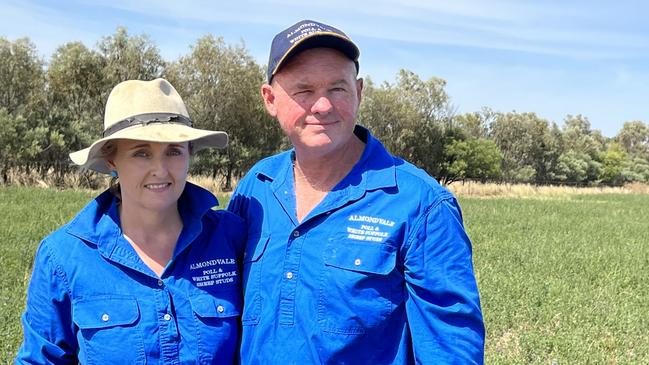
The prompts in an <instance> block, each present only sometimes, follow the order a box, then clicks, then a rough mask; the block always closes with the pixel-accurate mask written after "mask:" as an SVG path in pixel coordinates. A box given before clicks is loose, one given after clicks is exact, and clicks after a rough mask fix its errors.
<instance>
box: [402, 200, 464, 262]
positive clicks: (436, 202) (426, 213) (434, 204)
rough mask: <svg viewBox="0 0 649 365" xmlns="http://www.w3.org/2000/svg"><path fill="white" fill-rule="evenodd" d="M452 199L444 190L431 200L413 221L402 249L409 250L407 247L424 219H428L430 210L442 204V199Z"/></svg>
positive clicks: (415, 236) (410, 244)
mask: <svg viewBox="0 0 649 365" xmlns="http://www.w3.org/2000/svg"><path fill="white" fill-rule="evenodd" d="M452 199H453V196H452V195H451V194H450V193H447V192H445V193H443V194H442V195H441V196H439V197H438V198H437V199H435V200H434V201H433V202H432V203H431V204H430V205H429V206H428V207H427V208H426V210H425V212H424V214H422V215H421V216H420V217H419V219H417V221H416V222H415V225H414V227H413V229H412V231H411V232H410V234H408V238H407V240H406V244H405V246H404V249H405V250H409V249H410V247H411V246H412V244H413V242H414V241H415V239H416V238H417V233H418V232H419V230H420V229H421V227H422V226H423V224H424V222H425V221H426V220H428V216H429V215H430V214H431V212H432V211H433V210H435V209H437V208H438V207H439V206H440V205H441V204H442V202H444V201H449V200H452Z"/></svg>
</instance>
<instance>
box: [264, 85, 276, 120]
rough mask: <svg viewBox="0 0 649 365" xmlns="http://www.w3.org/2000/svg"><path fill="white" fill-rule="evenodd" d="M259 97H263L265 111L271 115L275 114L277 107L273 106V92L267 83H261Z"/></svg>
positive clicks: (274, 115)
mask: <svg viewBox="0 0 649 365" xmlns="http://www.w3.org/2000/svg"><path fill="white" fill-rule="evenodd" d="M261 97H262V98H263V99H264V106H265V107H266V111H267V112H268V114H270V116H271V117H273V118H274V117H276V116H277V108H276V107H275V94H273V87H272V86H271V85H269V84H263V85H261Z"/></svg>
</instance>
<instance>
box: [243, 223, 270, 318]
mask: <svg viewBox="0 0 649 365" xmlns="http://www.w3.org/2000/svg"><path fill="white" fill-rule="evenodd" d="M254 236H255V235H251V237H254ZM269 241H270V235H264V236H260V237H259V238H258V239H257V240H256V242H255V241H248V243H247V244H246V251H245V253H244V257H243V315H242V316H241V321H242V322H243V325H244V326H251V325H256V324H257V323H259V315H260V313H261V305H262V295H261V278H262V264H263V257H264V252H266V247H267V246H268V242H269Z"/></svg>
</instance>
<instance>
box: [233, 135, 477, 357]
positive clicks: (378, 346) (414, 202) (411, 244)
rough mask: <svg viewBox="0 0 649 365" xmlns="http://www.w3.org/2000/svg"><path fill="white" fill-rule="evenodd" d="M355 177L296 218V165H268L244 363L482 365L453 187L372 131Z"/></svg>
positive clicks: (244, 185) (244, 194)
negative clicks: (392, 150)
mask: <svg viewBox="0 0 649 365" xmlns="http://www.w3.org/2000/svg"><path fill="white" fill-rule="evenodd" d="M354 133H355V134H356V135H357V136H358V137H359V138H360V139H361V140H362V141H363V142H365V143H366V146H365V149H364V152H363V155H362V156H361V158H360V160H359V161H358V163H357V164H356V165H355V166H354V167H353V168H352V170H351V172H350V173H349V174H348V176H346V177H345V178H344V179H343V180H342V181H341V182H340V183H339V184H338V185H337V186H336V187H334V188H333V189H332V191H330V192H329V193H328V194H327V195H326V197H325V198H324V199H323V200H322V202H320V204H319V205H318V206H316V207H315V208H314V209H313V210H312V211H311V212H310V213H309V214H308V215H307V216H306V217H305V218H304V219H303V221H302V222H301V223H300V222H298V221H297V218H296V209H295V193H294V177H293V159H294V151H293V150H291V151H287V152H284V153H281V154H278V155H276V156H272V157H269V158H267V159H265V160H262V161H260V162H259V163H258V164H257V165H256V166H254V167H253V168H252V170H251V171H249V173H248V174H247V175H246V176H245V177H244V178H243V179H242V180H241V182H239V184H238V186H237V189H236V191H235V193H234V195H233V197H232V199H231V200H230V205H229V207H228V209H229V210H231V211H233V212H235V213H237V214H239V215H240V216H242V217H243V218H244V219H246V220H247V224H248V241H247V247H246V251H245V256H244V260H243V265H244V266H243V285H244V309H243V315H242V322H243V330H242V331H243V334H242V345H241V353H240V355H241V362H242V364H283V365H289V364H300V365H301V364H373V365H379V364H415V363H417V364H480V363H482V362H483V351H484V326H483V321H482V314H481V310H480V300H479V296H478V288H477V285H476V281H475V277H474V274H473V266H472V261H471V243H470V241H469V238H468V237H467V235H466V233H465V230H464V227H463V223H462V216H461V213H460V208H459V206H458V204H457V202H456V200H455V198H454V197H453V196H452V194H451V193H450V192H448V191H447V190H446V189H444V188H443V187H441V186H440V185H439V184H438V183H437V182H436V181H435V179H433V178H431V177H430V176H429V175H427V174H426V173H425V172H424V171H422V170H420V169H418V168H416V167H414V166H413V165H411V164H409V163H407V162H405V161H403V160H401V159H399V158H396V157H394V156H392V155H390V154H389V153H388V152H387V151H386V149H385V148H384V147H383V145H382V144H381V143H380V142H379V141H377V140H376V139H375V138H373V137H372V136H371V134H370V133H369V132H368V131H367V130H366V129H364V128H362V127H359V126H357V127H356V129H355V131H354Z"/></svg>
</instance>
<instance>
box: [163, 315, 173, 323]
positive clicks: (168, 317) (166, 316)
mask: <svg viewBox="0 0 649 365" xmlns="http://www.w3.org/2000/svg"><path fill="white" fill-rule="evenodd" d="M163 318H164V319H165V321H170V320H171V314H169V313H166V314H165V315H164V317H163Z"/></svg>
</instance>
